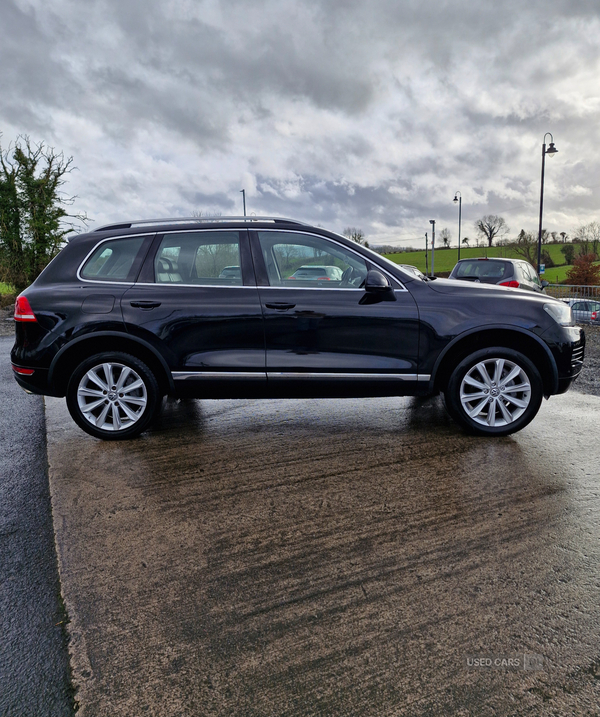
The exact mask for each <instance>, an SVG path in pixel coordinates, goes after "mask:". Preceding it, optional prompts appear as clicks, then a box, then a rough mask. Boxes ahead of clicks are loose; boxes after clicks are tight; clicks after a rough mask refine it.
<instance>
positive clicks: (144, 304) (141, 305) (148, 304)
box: [129, 301, 160, 309]
mask: <svg viewBox="0 0 600 717" xmlns="http://www.w3.org/2000/svg"><path fill="white" fill-rule="evenodd" d="M129 303H130V304H131V306H133V308H134V309H156V308H157V307H159V306H160V301H130V302H129Z"/></svg>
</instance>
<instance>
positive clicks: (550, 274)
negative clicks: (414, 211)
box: [385, 244, 571, 284]
mask: <svg viewBox="0 0 600 717" xmlns="http://www.w3.org/2000/svg"><path fill="white" fill-rule="evenodd" d="M562 246H564V245H563V244H544V251H547V252H548V253H549V254H550V256H551V257H552V260H553V261H554V263H555V264H562V263H563V262H564V260H565V258H564V256H563V255H562V253H561V251H560V249H561V247H562ZM385 256H386V257H387V258H388V259H391V260H392V261H394V262H396V264H412V265H413V266H416V267H417V269H420V270H421V271H422V272H425V250H423V251H407V252H399V253H398V254H386V255H385ZM478 256H489V257H506V258H508V259H522V258H523V257H522V256H519V255H518V254H517V253H516V252H515V251H514V250H513V249H511V248H510V247H508V246H492V247H468V248H467V247H462V248H461V250H460V258H461V259H472V258H473V257H478ZM457 259H458V249H457V248H456V247H453V248H452V249H441V248H440V249H436V250H435V266H434V269H435V273H436V274H437V273H438V272H450V271H452V269H453V268H454V265H455V264H456V261H457ZM428 262H429V270H431V251H429V252H428ZM570 268H571V267H570V266H566V265H565V266H556V267H553V268H549V269H546V273H545V274H544V277H543V278H544V279H545V280H546V281H549V282H550V283H551V284H556V283H559V282H561V281H564V280H565V278H566V275H567V271H568V270H569V269H570Z"/></svg>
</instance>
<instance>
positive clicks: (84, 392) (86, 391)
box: [79, 387, 106, 399]
mask: <svg viewBox="0 0 600 717" xmlns="http://www.w3.org/2000/svg"><path fill="white" fill-rule="evenodd" d="M79 395H80V396H88V397H89V398H102V399H104V398H106V396H105V395H104V394H103V393H102V391H96V390H95V389H93V388H85V387H83V388H80V389H79Z"/></svg>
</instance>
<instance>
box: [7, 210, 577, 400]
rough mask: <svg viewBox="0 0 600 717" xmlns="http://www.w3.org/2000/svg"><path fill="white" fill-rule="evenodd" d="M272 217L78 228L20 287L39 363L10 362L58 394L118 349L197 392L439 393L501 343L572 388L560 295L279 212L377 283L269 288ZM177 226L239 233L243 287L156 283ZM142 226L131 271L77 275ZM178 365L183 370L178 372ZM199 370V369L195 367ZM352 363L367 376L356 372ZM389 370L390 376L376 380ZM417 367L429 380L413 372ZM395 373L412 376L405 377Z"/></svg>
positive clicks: (20, 353)
mask: <svg viewBox="0 0 600 717" xmlns="http://www.w3.org/2000/svg"><path fill="white" fill-rule="evenodd" d="M272 228H273V223H270V222H264V221H256V222H254V221H253V222H252V225H251V230H249V225H248V224H245V223H244V222H221V221H220V222H216V223H214V222H213V223H211V222H199V223H198V224H197V225H187V226H185V227H182V226H181V225H177V226H173V227H170V226H165V225H157V226H155V227H148V226H146V227H143V228H131V227H128V226H127V225H123V227H122V228H120V229H112V230H109V231H103V232H92V233H89V234H85V235H81V236H79V237H76V238H74V239H72V240H71V242H70V243H69V244H68V246H67V247H66V248H65V249H63V251H62V252H61V253H60V254H59V255H58V256H57V257H56V258H55V259H54V261H53V262H52V263H51V264H50V265H49V266H48V267H47V268H46V269H45V271H44V272H43V273H42V274H41V275H40V277H39V278H38V279H37V280H36V281H35V283H34V284H33V285H32V286H30V287H29V288H28V289H27V290H26V291H25V292H24V295H25V296H26V297H27V299H28V301H29V303H30V305H31V307H32V309H33V311H34V313H35V315H36V317H37V318H38V323H19V322H17V324H16V327H17V329H16V330H17V338H16V343H15V346H14V348H13V351H12V355H11V357H12V362H13V364H14V365H16V366H18V367H24V368H33V369H35V372H34V374H33V375H32V376H22V375H18V374H15V378H16V380H17V381H18V383H19V384H20V385H21V386H22V387H23V388H26V389H28V390H30V391H32V392H34V393H42V394H50V395H64V394H65V390H66V383H67V381H68V377H69V375H70V373H71V372H72V370H73V368H74V366H75V365H77V363H79V362H80V361H81V360H83V359H84V358H85V357H86V356H89V355H91V354H94V353H98V352H100V351H106V350H110V349H114V350H119V351H121V350H124V351H127V352H129V353H133V354H136V355H138V356H139V357H140V358H141V359H142V360H144V361H146V363H150V364H152V368H153V370H154V371H155V373H157V378H158V380H159V383H160V384H161V386H162V388H163V390H164V392H165V393H175V394H183V395H187V396H200V397H201V396H206V397H219V396H238V397H244V396H290V397H291V396H297V395H301V396H305V397H306V396H368V395H413V394H418V393H432V392H435V391H438V390H441V389H442V388H443V387H444V382H445V381H446V380H447V378H448V375H449V373H450V372H451V370H452V368H453V367H454V366H455V365H456V364H457V362H458V361H460V360H461V359H462V358H463V357H464V356H465V355H466V354H467V353H471V352H472V351H473V350H477V349H479V348H482V347H484V346H497V345H501V346H507V347H510V348H515V349H517V350H519V351H521V352H522V353H525V354H526V355H528V356H529V357H530V358H531V359H532V360H533V361H534V362H535V363H536V365H537V366H538V369H539V370H540V373H541V375H542V378H543V381H544V393H545V394H546V395H551V394H555V393H560V392H562V391H564V390H566V389H567V388H568V386H569V384H570V383H571V381H572V379H573V378H574V377H575V376H576V375H577V374H578V373H579V371H580V369H581V360H580V359H582V355H577V356H576V358H575V359H574V358H573V351H574V350H578V349H581V347H583V345H584V342H585V337H584V334H583V331H582V330H581V329H580V328H579V327H573V326H567V327H565V326H560V325H559V324H557V323H556V322H555V321H554V319H553V318H552V317H551V316H550V315H549V314H548V313H547V312H546V311H544V308H543V306H544V304H545V303H548V302H552V301H554V300H553V299H551V298H550V297H546V296H540V295H536V294H534V293H533V292H525V291H520V290H517V289H508V288H503V287H497V286H490V285H486V284H473V283H468V282H461V281H449V280H443V279H437V280H422V279H420V278H418V277H415V276H413V275H412V274H409V273H406V272H405V271H403V270H402V269H401V267H399V266H396V265H393V264H391V263H389V262H387V261H385V260H384V259H382V258H381V257H379V256H378V255H377V254H375V253H373V252H370V251H369V250H367V249H365V248H363V247H360V246H358V245H357V244H355V243H353V242H351V241H349V240H347V239H345V238H344V237H340V236H338V235H336V234H332V233H329V232H327V231H325V230H323V229H318V228H314V227H307V226H303V225H298V224H294V223H289V224H287V223H286V222H285V221H283V220H282V221H281V222H279V223H278V225H277V228H278V229H280V228H283V229H285V231H295V232H301V233H310V234H316V235H319V236H322V237H325V238H328V239H330V240H331V241H334V242H336V243H338V244H339V245H343V246H345V247H347V248H350V249H352V250H353V251H355V252H357V253H359V254H361V255H362V257H363V258H364V260H365V262H366V264H367V266H368V268H369V269H370V270H371V272H370V276H371V280H370V282H369V283H370V289H369V291H365V289H364V288H363V289H356V288H354V289H352V288H348V289H341V288H339V289H333V290H332V289H328V288H325V287H322V286H318V287H317V286H315V288H310V289H308V288H306V287H298V288H296V287H293V288H283V287H270V286H269V282H268V277H267V272H266V269H265V266H264V263H263V262H262V258H261V255H260V252H259V251H257V249H256V242H257V241H258V240H257V232H258V231H259V230H261V229H272ZM183 230H185V231H188V230H189V231H192V230H193V231H202V230H208V231H212V232H214V231H218V230H224V231H229V232H231V231H232V230H235V231H238V232H239V237H240V262H241V271H242V285H240V286H228V285H222V286H189V285H178V284H156V283H154V280H155V277H154V257H155V253H156V251H157V249H158V246H159V244H160V241H161V238H162V237H163V236H164V235H165V234H166V233H168V232H169V231H177V232H181V231H183ZM135 235H142V236H144V237H145V241H144V242H143V243H142V247H141V249H140V251H139V254H138V256H137V257H136V259H135V262H134V264H133V266H132V269H131V271H130V273H129V275H128V276H127V279H126V280H122V281H118V282H116V281H115V282H105V281H84V280H82V279H80V278H78V274H77V272H78V269H79V268H80V267H81V265H82V264H83V262H84V260H85V259H86V257H88V255H89V254H90V253H91V252H92V251H93V250H94V248H95V247H96V246H97V245H98V243H99V242H104V241H106V240H110V239H111V238H117V237H122V236H135ZM386 283H389V285H390V286H389V287H386ZM580 353H581V352H580ZM173 372H175V373H176V374H177V372H185V374H186V377H185V379H184V380H174V379H173V376H172V373H173ZM195 372H196V373H198V372H202V375H200V374H199V373H198V375H197V376H193V375H192V376H190V374H194V373H195ZM223 372H227V373H228V375H229V378H228V379H227V380H224V379H223V377H222V373H223ZM233 372H235V373H238V374H239V375H238V376H231V374H232V373H233ZM211 373H212V374H214V378H211V375H210V374H211ZM267 373H270V374H271V375H270V377H269V378H267ZM352 373H358V374H361V376H360V377H352V376H348V374H352ZM219 374H221V375H219ZM286 374H289V375H286ZM298 374H311V377H310V378H307V377H305V378H304V379H303V377H302V376H300V377H299V376H298ZM318 374H327V376H323V377H322V378H319V375H318ZM365 374H366V376H365ZM382 374H384V375H385V374H394V375H395V376H394V377H392V376H390V380H386V379H383V380H382ZM417 374H418V375H420V376H425V377H429V379H428V380H424V381H423V380H421V381H416V380H414V379H415V378H416V375H417ZM398 375H406V377H407V379H408V380H400V381H399V380H398V379H397V376H398ZM370 377H372V379H373V380H371V379H370ZM176 378H177V377H176Z"/></svg>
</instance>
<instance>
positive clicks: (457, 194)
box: [452, 192, 462, 261]
mask: <svg viewBox="0 0 600 717" xmlns="http://www.w3.org/2000/svg"><path fill="white" fill-rule="evenodd" d="M452 201H453V202H454V203H455V204H456V202H458V261H460V221H461V215H462V194H461V193H460V192H454V199H453V200H452Z"/></svg>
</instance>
